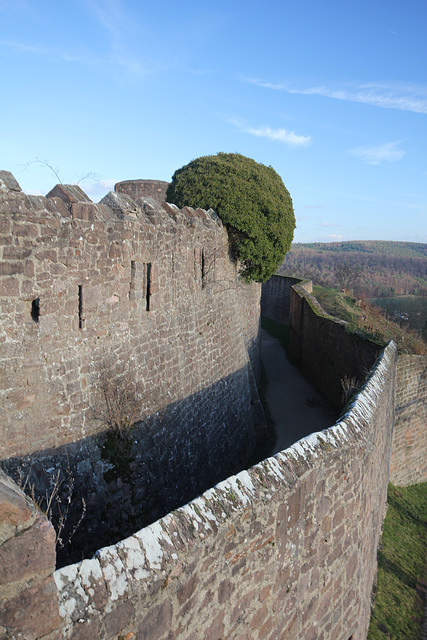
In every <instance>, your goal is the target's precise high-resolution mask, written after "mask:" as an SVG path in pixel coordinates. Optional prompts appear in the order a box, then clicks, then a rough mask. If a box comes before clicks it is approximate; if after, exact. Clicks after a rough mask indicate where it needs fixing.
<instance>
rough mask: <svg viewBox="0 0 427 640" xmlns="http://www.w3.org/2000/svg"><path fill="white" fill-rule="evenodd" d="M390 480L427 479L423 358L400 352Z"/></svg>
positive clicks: (426, 387) (402, 482)
mask: <svg viewBox="0 0 427 640" xmlns="http://www.w3.org/2000/svg"><path fill="white" fill-rule="evenodd" d="M395 405H396V420H395V426H394V433H393V452H392V458H391V465H390V481H391V482H393V483H394V484H397V485H401V486H408V485H410V484H415V483H417V482H425V481H426V480H427V358H426V357H425V356H413V355H400V356H399V358H398V364H397V379H396V400H395Z"/></svg>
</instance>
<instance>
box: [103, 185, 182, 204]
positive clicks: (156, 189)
mask: <svg viewBox="0 0 427 640" xmlns="http://www.w3.org/2000/svg"><path fill="white" fill-rule="evenodd" d="M168 186H169V182H165V181H164V180H124V181H123V182H117V183H116V184H115V185H114V191H118V192H119V193H125V194H126V195H128V196H130V197H131V198H133V199H134V200H136V199H137V198H153V199H154V200H156V202H158V203H160V204H162V203H163V202H165V200H166V190H167V188H168Z"/></svg>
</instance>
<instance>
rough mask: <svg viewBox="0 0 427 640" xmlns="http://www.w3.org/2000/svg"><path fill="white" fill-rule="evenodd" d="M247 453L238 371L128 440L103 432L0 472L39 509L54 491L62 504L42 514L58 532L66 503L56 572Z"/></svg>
mask: <svg viewBox="0 0 427 640" xmlns="http://www.w3.org/2000/svg"><path fill="white" fill-rule="evenodd" d="M227 398H233V402H227V401H226V399H227ZM254 446H255V428H254V420H253V416H252V411H251V399H250V397H249V384H248V369H247V368H242V369H240V370H239V371H236V372H235V373H233V374H231V375H229V376H228V377H227V378H224V379H222V380H220V381H218V382H216V383H215V384H213V385H211V386H210V387H207V388H206V389H203V390H201V391H198V392H197V393H194V394H192V395H191V396H189V397H187V398H185V399H183V400H181V401H178V402H175V403H172V404H170V405H169V406H168V407H166V408H165V410H164V411H161V412H158V413H156V414H153V415H150V416H149V417H148V418H147V419H146V420H145V421H144V422H142V423H138V424H137V425H136V426H135V427H134V428H132V429H131V430H129V431H128V433H127V435H124V436H119V435H118V434H117V432H114V431H113V430H111V429H110V430H109V431H105V432H103V433H101V434H97V435H96V436H91V437H87V438H85V439H82V440H80V441H78V442H74V443H70V444H67V445H63V446H61V447H59V448H56V449H50V450H44V451H40V452H35V453H34V454H32V455H31V456H25V457H19V458H18V457H15V458H9V459H8V460H5V461H3V462H2V466H3V468H4V470H5V472H6V473H8V474H9V475H10V476H11V477H12V478H13V479H14V480H15V481H17V483H18V485H20V486H21V487H23V486H24V485H26V486H25V491H26V492H27V493H28V494H30V495H31V493H32V494H33V496H34V498H35V500H36V501H37V502H39V503H40V500H41V499H42V496H45V495H46V494H47V495H49V496H50V495H51V494H52V488H53V486H54V485H55V483H56V484H59V497H60V501H61V504H60V505H59V509H58V508H57V506H55V505H54V507H53V509H52V513H51V514H49V515H51V516H52V520H53V523H54V525H55V528H56V529H57V530H58V523H59V522H60V519H61V513H62V514H63V513H64V509H65V508H66V506H67V502H68V500H69V496H70V500H71V504H70V510H69V513H68V516H67V519H66V523H65V526H64V528H63V530H62V532H61V538H62V540H63V541H64V543H65V547H64V548H63V549H61V548H60V546H59V545H58V546H57V565H58V566H64V565H65V564H69V563H72V562H77V561H79V560H82V558H85V557H90V556H91V555H92V554H93V553H94V552H95V551H96V550H97V549H99V548H101V547H104V546H106V545H109V544H113V543H115V542H117V541H118V540H120V539H122V538H125V537H126V536H128V535H130V534H132V533H133V532H134V531H137V530H138V529H141V528H142V527H144V526H147V525H148V524H150V523H152V522H154V521H156V520H158V519H159V518H160V517H162V516H164V515H165V514H167V513H169V512H170V511H172V510H173V509H176V508H178V507H179V506H181V505H184V504H186V503H187V502H188V501H189V500H191V499H193V498H195V497H196V496H198V495H200V494H201V493H203V491H205V490H206V489H208V488H209V487H212V486H214V485H215V484H216V483H217V482H219V481H220V480H223V479H224V478H227V477H228V476H230V475H232V474H234V473H236V472H238V471H240V470H241V469H243V468H245V466H247V464H248V461H249V459H250V456H251V454H252V452H253V449H254ZM58 471H59V482H58V480H57V479H58ZM82 499H83V501H84V505H85V506H83V503H82ZM40 506H41V507H42V508H43V509H44V510H46V509H45V506H44V504H43V503H40ZM84 510H85V513H84V517H83V519H82V522H81V524H80V526H78V528H77V529H76V531H75V532H74V534H73V530H74V529H75V528H76V525H77V524H78V522H79V520H80V519H81V516H82V511H84ZM70 535H71V540H70V542H69V544H66V543H67V540H68V538H69V537H70Z"/></svg>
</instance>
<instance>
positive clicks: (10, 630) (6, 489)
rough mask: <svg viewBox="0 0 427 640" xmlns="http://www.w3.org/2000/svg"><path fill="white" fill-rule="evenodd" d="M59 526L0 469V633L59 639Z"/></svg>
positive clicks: (25, 639) (27, 639) (8, 636)
mask: <svg viewBox="0 0 427 640" xmlns="http://www.w3.org/2000/svg"><path fill="white" fill-rule="evenodd" d="M55 559H56V558H55V531H54V529H53V526H52V524H51V523H50V522H49V521H48V520H47V518H46V517H45V516H44V515H43V514H41V512H40V511H39V510H38V509H37V508H36V506H35V505H34V503H33V502H32V501H31V500H30V499H29V498H27V497H26V496H25V495H24V493H23V492H22V491H21V490H20V489H19V488H18V487H17V486H16V484H15V483H14V482H12V480H11V479H10V478H9V477H8V476H6V474H5V473H3V471H1V470H0V638H2V639H3V638H6V639H7V640H9V639H11V640H14V639H15V638H22V639H23V640H34V639H35V638H42V637H43V638H45V640H59V639H60V638H61V637H62V634H61V633H60V629H59V630H58V628H60V625H61V619H60V617H59V609H58V597H57V590H56V585H55V582H54V580H53V572H54V570H55Z"/></svg>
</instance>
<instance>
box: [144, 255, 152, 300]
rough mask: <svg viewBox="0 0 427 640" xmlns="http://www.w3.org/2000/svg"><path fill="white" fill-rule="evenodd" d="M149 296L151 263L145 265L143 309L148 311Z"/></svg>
mask: <svg viewBox="0 0 427 640" xmlns="http://www.w3.org/2000/svg"><path fill="white" fill-rule="evenodd" d="M150 296H151V262H148V263H147V264H146V289H145V308H146V310H147V311H150Z"/></svg>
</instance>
